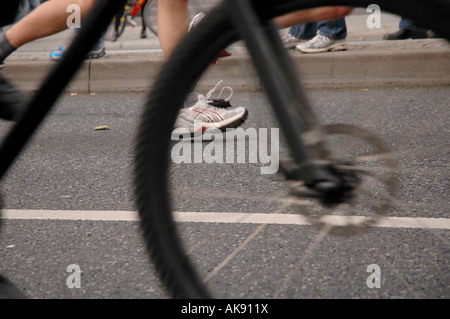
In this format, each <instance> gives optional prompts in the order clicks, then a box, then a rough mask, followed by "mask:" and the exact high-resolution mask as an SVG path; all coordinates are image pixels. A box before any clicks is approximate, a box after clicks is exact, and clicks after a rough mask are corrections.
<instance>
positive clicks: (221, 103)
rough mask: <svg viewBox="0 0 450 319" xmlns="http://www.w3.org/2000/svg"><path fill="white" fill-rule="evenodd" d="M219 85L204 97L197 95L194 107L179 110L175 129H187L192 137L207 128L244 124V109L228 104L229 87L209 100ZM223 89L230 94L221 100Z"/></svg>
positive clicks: (221, 128) (245, 111) (245, 112)
mask: <svg viewBox="0 0 450 319" xmlns="http://www.w3.org/2000/svg"><path fill="white" fill-rule="evenodd" d="M221 83H222V81H220V82H219V83H218V84H217V85H216V86H215V87H214V88H213V89H212V90H211V91H209V92H208V94H206V96H204V95H198V101H197V103H196V104H195V105H194V106H191V107H189V108H184V109H181V110H180V112H179V114H178V117H177V120H176V122H175V128H183V129H187V131H188V132H189V133H190V134H191V135H193V134H194V133H203V132H204V131H205V130H207V129H208V128H217V129H220V130H225V129H227V128H235V127H238V126H239V125H241V124H242V123H243V122H245V120H246V119H247V116H248V111H247V110H246V109H245V108H244V107H236V108H233V107H232V106H231V104H230V103H229V100H230V98H231V96H232V90H231V88H230V87H224V88H222V91H221V93H220V94H219V97H218V98H217V99H211V95H212V94H213V93H214V91H215V90H216V89H217V87H218V85H220V84H221ZM224 89H229V90H231V94H230V95H229V96H228V97H227V98H225V99H221V98H220V96H221V95H222V93H223V91H224ZM194 124H195V125H194Z"/></svg>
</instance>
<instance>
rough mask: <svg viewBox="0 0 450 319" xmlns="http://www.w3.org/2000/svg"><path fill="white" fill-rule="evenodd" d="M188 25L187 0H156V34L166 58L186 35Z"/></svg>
mask: <svg viewBox="0 0 450 319" xmlns="http://www.w3.org/2000/svg"><path fill="white" fill-rule="evenodd" d="M188 26H189V14H188V0H158V36H159V42H160V44H161V49H162V50H163V52H164V55H165V57H166V58H169V56H170V55H171V54H172V52H173V51H174V49H175V47H176V46H177V45H178V43H179V42H180V41H181V39H182V38H183V37H184V36H185V35H186V33H187V30H188Z"/></svg>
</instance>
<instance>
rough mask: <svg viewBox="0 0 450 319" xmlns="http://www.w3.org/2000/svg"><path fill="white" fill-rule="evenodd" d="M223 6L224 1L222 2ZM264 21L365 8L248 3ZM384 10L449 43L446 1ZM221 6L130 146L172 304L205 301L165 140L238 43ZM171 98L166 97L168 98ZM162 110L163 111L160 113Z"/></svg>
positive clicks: (174, 60)
mask: <svg viewBox="0 0 450 319" xmlns="http://www.w3.org/2000/svg"><path fill="white" fill-rule="evenodd" d="M225 2H226V1H225ZM253 3H254V5H255V7H256V9H257V12H258V14H259V15H260V16H261V17H263V18H264V19H269V18H273V17H275V16H279V15H282V14H285V13H288V12H291V11H295V10H301V9H307V8H312V7H318V6H337V5H340V6H353V7H367V6H368V5H370V4H371V1H359V0H338V1H335V0H334V1H333V0H282V1H279V0H278V1H275V0H268V1H257V0H255V1H253ZM377 4H378V5H379V6H380V7H381V8H383V10H385V11H388V12H391V13H394V14H399V15H401V16H404V17H408V18H410V19H412V20H414V21H415V22H417V23H419V24H422V25H426V26H429V27H430V28H431V29H433V30H435V31H436V32H437V33H438V34H440V35H441V36H443V37H445V38H446V39H450V28H448V22H447V21H448V16H449V15H450V4H449V3H448V1H443V0H434V1H419V0H412V1H408V5H406V4H405V1H402V0H380V1H378V3H377ZM225 6H226V3H222V4H220V5H219V6H218V7H217V8H215V9H214V10H213V11H211V12H210V13H209V14H208V15H207V16H206V17H205V19H204V20H203V21H202V22H201V24H200V25H199V26H198V27H197V28H196V29H194V30H193V31H192V32H190V33H189V34H188V35H187V36H186V37H185V39H184V40H183V41H182V42H181V43H180V45H179V46H178V48H177V50H176V51H175V52H174V54H173V55H172V56H171V58H170V60H169V61H168V62H167V63H166V64H165V65H164V67H163V69H162V71H161V73H160V75H159V76H158V78H157V80H156V82H155V84H154V86H153V88H152V90H151V92H150V94H149V98H148V101H147V103H146V105H145V109H144V113H143V116H142V118H141V123H140V125H139V131H138V134H137V138H136V145H135V161H134V163H135V167H134V174H135V177H134V178H135V179H134V183H135V196H136V204H137V209H138V211H139V215H140V218H141V228H142V230H143V236H144V239H145V243H146V245H147V248H148V251H149V254H150V257H151V260H152V261H153V263H154V265H155V267H156V270H157V272H158V274H159V277H160V279H161V281H162V283H163V284H164V286H165V287H166V288H167V290H168V292H169V293H170V295H171V296H172V297H174V298H209V297H211V294H210V293H209V291H208V290H207V288H206V287H205V285H204V284H203V282H202V280H201V279H200V277H199V275H198V273H197V270H196V269H195V268H194V266H193V265H192V263H191V261H190V260H189V258H188V257H187V256H186V253H185V252H184V249H183V243H182V241H181V239H180V237H179V234H178V233H177V230H176V226H175V221H174V219H173V216H172V210H171V203H170V192H169V182H168V169H169V161H168V160H167V159H168V157H169V153H170V152H169V148H170V134H171V130H172V127H173V124H174V122H175V119H176V116H177V113H178V110H179V108H178V106H179V105H182V102H183V99H184V96H186V94H187V93H188V92H189V90H190V89H191V88H192V87H193V85H194V84H195V83H196V81H197V79H198V78H199V77H200V75H201V74H202V73H203V72H204V71H205V70H206V69H207V68H208V66H209V65H210V62H211V61H213V60H214V58H215V57H216V56H217V54H218V52H220V50H221V49H223V48H225V47H227V46H228V45H230V44H231V43H233V42H234V41H237V40H238V39H239V37H238V36H237V34H236V33H235V31H234V30H233V27H232V24H231V22H230V21H229V18H228V14H227V10H226V7H225ZM167 92H171V94H167ZM161 105H164V107H161Z"/></svg>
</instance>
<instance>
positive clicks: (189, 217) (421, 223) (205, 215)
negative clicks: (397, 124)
mask: <svg viewBox="0 0 450 319" xmlns="http://www.w3.org/2000/svg"><path fill="white" fill-rule="evenodd" d="M174 216H175V220H176V221H177V222H190V223H235V224H265V223H268V224H275V225H309V224H310V223H309V222H308V221H307V220H306V218H305V217H304V216H302V215H295V214H264V213H233V212H222V213H218V212H175V213H174ZM2 218H3V219H38V220H89V221H138V220H139V217H138V214H137V212H135V211H84V210H16V209H5V210H2ZM327 218H329V219H330V221H331V220H332V221H333V223H334V224H336V223H339V222H341V221H342V222H344V221H345V222H346V221H348V217H347V216H337V215H333V216H327ZM352 218H353V219H354V221H356V220H364V219H365V218H366V217H364V216H353V217H352ZM374 227H383V228H422V229H450V219H448V218H425V217H385V218H383V219H381V220H380V221H379V223H378V224H376V225H374Z"/></svg>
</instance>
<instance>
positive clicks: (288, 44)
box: [281, 32, 304, 49]
mask: <svg viewBox="0 0 450 319" xmlns="http://www.w3.org/2000/svg"><path fill="white" fill-rule="evenodd" d="M303 41H304V40H300V39H299V38H296V37H294V36H292V35H291V34H290V33H289V32H288V33H286V34H285V35H284V36H282V37H281V42H283V45H284V47H285V48H286V49H292V48H294V47H295V46H296V45H297V44H299V43H300V42H303Z"/></svg>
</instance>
